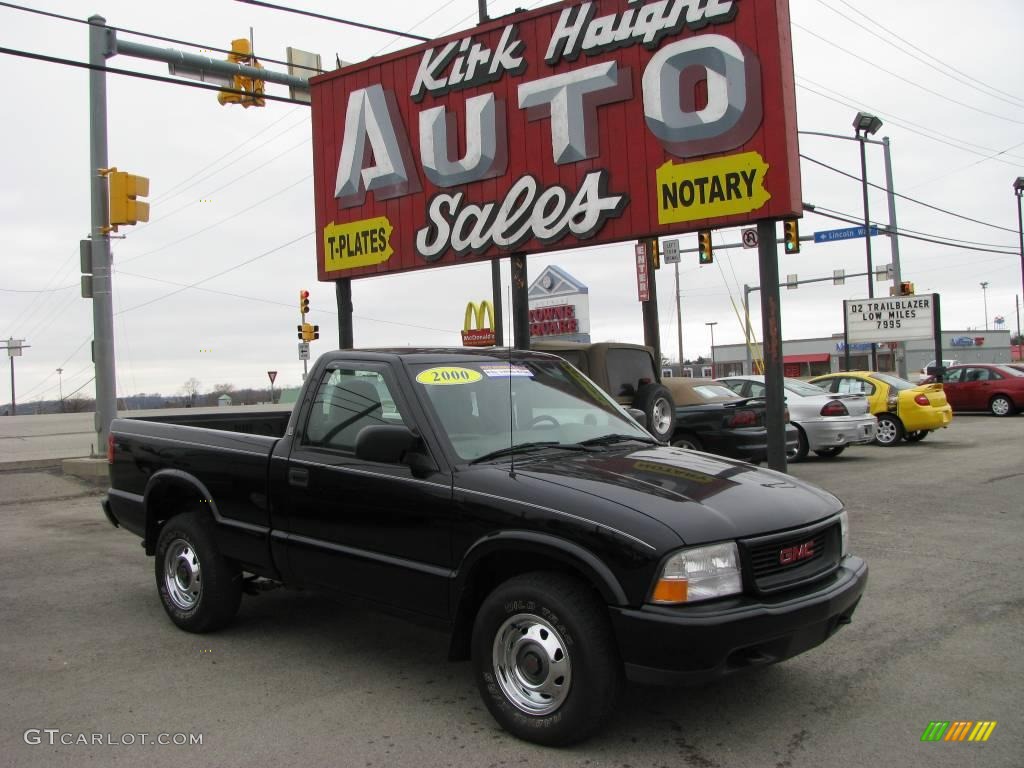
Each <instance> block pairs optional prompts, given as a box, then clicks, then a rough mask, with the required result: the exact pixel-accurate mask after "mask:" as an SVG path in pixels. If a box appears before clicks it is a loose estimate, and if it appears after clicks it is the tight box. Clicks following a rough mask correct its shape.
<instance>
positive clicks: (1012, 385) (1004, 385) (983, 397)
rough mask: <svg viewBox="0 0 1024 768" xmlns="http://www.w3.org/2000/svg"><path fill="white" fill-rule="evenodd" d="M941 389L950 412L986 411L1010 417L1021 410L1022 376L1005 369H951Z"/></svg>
mask: <svg viewBox="0 0 1024 768" xmlns="http://www.w3.org/2000/svg"><path fill="white" fill-rule="evenodd" d="M942 388H943V389H944V390H945V391H946V399H947V400H948V401H949V404H950V405H951V406H953V410H954V411H990V412H991V413H992V414H993V415H995V416H1011V415H1012V414H1014V413H1017V411H1019V410H1020V409H1021V408H1024V372H1022V371H1019V370H1017V369H1016V368H1014V367H1013V366H1009V365H985V364H982V363H974V364H971V365H954V366H953V367H951V368H947V369H946V373H945V375H944V376H943V377H942Z"/></svg>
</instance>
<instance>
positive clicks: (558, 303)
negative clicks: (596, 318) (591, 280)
mask: <svg viewBox="0 0 1024 768" xmlns="http://www.w3.org/2000/svg"><path fill="white" fill-rule="evenodd" d="M528 296H529V302H530V338H533V339H540V338H543V339H557V340H559V341H579V342H583V343H589V342H590V289H589V288H587V286H585V285H584V284H583V283H581V282H580V281H579V280H577V279H576V278H575V277H573V276H572V275H570V274H569V273H568V272H566V271H565V270H564V269H562V268H561V267H556V266H550V267H547V268H545V269H544V270H543V271H541V273H540V274H539V275H537V279H536V280H534V281H533V283H531V284H530V288H529V291H528Z"/></svg>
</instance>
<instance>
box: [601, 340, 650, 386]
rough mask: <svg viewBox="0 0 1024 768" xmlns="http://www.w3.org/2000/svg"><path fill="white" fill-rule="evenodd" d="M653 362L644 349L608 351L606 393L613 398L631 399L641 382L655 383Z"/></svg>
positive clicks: (614, 349)
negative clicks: (609, 393)
mask: <svg viewBox="0 0 1024 768" xmlns="http://www.w3.org/2000/svg"><path fill="white" fill-rule="evenodd" d="M657 380H658V378H657V376H656V375H655V373H654V362H653V360H652V359H651V356H650V354H649V353H648V352H647V350H644V349H616V348H612V349H609V350H608V391H609V392H611V393H612V395H613V396H615V397H633V396H635V395H636V393H637V390H638V389H639V388H640V387H641V382H644V383H647V382H652V381H657Z"/></svg>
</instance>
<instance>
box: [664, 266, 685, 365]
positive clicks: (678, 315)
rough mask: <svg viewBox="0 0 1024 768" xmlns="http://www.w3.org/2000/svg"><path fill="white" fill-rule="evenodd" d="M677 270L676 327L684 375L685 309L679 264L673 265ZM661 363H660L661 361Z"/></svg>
mask: <svg viewBox="0 0 1024 768" xmlns="http://www.w3.org/2000/svg"><path fill="white" fill-rule="evenodd" d="M672 266H673V267H675V268H676V327H677V328H678V329H679V375H680V376H682V375H683V308H682V306H681V305H682V301H683V300H682V298H681V297H680V296H679V262H678V261H677V262H676V263H675V264H673V265H672ZM659 363H660V361H659Z"/></svg>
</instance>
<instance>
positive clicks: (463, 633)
mask: <svg viewBox="0 0 1024 768" xmlns="http://www.w3.org/2000/svg"><path fill="white" fill-rule="evenodd" d="M534 571H548V572H551V571H555V572H558V573H564V574H567V575H569V576H575V577H576V578H578V579H579V580H580V581H581V582H583V583H584V584H586V585H587V586H589V587H590V588H591V589H592V590H593V591H594V594H595V595H597V598H598V599H599V600H601V602H603V603H608V602H610V601H611V600H613V598H612V597H611V596H610V595H606V594H603V592H602V590H601V589H600V588H599V587H598V585H597V584H595V582H594V580H593V579H592V578H591V577H590V576H588V574H587V573H585V571H584V570H583V569H582V568H578V567H574V566H573V565H572V564H571V563H569V562H567V561H565V560H561V559H559V558H558V557H555V556H552V555H546V554H543V553H539V552H524V551H505V552H493V553H491V554H489V555H485V556H484V557H482V558H481V559H480V560H478V561H477V562H476V563H474V564H473V566H472V570H471V571H470V573H469V574H468V576H467V577H466V580H465V582H464V585H463V588H462V593H461V594H460V595H458V597H457V599H458V601H459V604H458V608H457V611H456V614H455V622H454V626H453V629H452V637H451V642H450V644H449V647H448V658H449V659H450V660H451V661H464V660H466V659H468V658H469V656H470V639H471V637H472V634H473V621H474V620H475V619H476V614H477V611H478V610H479V609H480V605H481V604H482V603H483V601H484V598H486V597H487V595H489V594H490V593H491V592H492V591H494V589H495V588H496V587H497V586H498V585H499V584H502V583H504V582H506V581H508V580H509V579H511V578H513V577H514V576H519V575H522V574H524V573H531V572H534Z"/></svg>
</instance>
